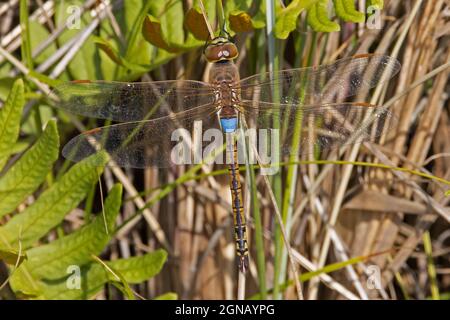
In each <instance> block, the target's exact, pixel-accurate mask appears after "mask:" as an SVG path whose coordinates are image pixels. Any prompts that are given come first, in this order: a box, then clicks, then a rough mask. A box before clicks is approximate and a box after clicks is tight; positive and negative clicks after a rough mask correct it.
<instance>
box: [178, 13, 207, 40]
mask: <svg viewBox="0 0 450 320" xmlns="http://www.w3.org/2000/svg"><path fill="white" fill-rule="evenodd" d="M184 25H185V27H186V29H188V30H189V31H190V32H191V33H192V34H193V35H194V37H196V38H197V39H199V40H202V41H206V40H208V38H209V32H208V26H207V25H206V22H205V19H204V18H203V15H202V13H201V12H200V10H198V9H196V8H190V9H189V10H188V12H187V13H186V16H185V17H184Z"/></svg>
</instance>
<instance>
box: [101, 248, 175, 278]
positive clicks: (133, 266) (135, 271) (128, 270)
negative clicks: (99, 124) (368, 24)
mask: <svg viewBox="0 0 450 320" xmlns="http://www.w3.org/2000/svg"><path fill="white" fill-rule="evenodd" d="M166 259H167V252H166V251H164V250H157V251H155V252H152V253H150V254H146V255H143V256H138V257H132V258H128V259H121V260H116V261H112V262H109V263H108V265H109V266H111V268H113V269H114V270H116V271H117V272H120V274H121V275H123V277H124V279H125V280H126V281H127V282H129V283H140V282H142V281H144V280H147V279H148V278H151V277H153V276H155V275H156V274H158V273H159V272H160V271H161V269H162V267H163V265H164V262H165V261H166Z"/></svg>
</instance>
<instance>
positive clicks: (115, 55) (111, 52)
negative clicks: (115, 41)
mask: <svg viewBox="0 0 450 320" xmlns="http://www.w3.org/2000/svg"><path fill="white" fill-rule="evenodd" d="M94 39H95V40H94V41H95V44H96V45H97V47H98V48H99V49H100V50H102V51H103V52H104V53H105V54H106V55H107V56H108V57H109V58H110V59H111V60H112V61H114V62H115V63H116V64H118V65H120V66H122V67H126V68H127V69H129V70H132V71H134V72H142V73H145V72H147V71H148V70H149V69H150V66H149V65H143V66H142V65H138V64H136V63H133V62H129V61H127V60H126V59H125V58H124V57H122V56H121V55H120V53H119V52H118V51H117V50H116V49H115V48H114V47H113V46H112V44H111V43H110V42H108V41H106V40H104V39H102V38H100V37H94Z"/></svg>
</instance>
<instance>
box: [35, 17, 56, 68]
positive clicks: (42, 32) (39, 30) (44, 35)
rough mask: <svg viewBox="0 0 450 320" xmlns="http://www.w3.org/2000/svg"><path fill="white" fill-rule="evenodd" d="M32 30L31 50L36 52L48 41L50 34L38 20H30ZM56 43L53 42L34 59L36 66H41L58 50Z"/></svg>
mask: <svg viewBox="0 0 450 320" xmlns="http://www.w3.org/2000/svg"><path fill="white" fill-rule="evenodd" d="M29 23H30V30H32V33H33V36H32V37H31V38H30V42H31V49H32V51H33V50H35V49H36V48H37V47H38V46H39V45H40V44H41V43H42V42H44V41H45V40H47V39H48V37H49V36H50V35H49V32H48V31H47V29H46V28H45V27H44V25H43V24H42V23H40V22H39V21H36V20H30V21H29ZM57 49H58V48H57V46H56V42H54V41H53V42H51V43H50V44H49V45H48V46H47V47H46V48H45V49H44V50H43V51H42V52H41V53H40V54H39V55H38V56H36V57H35V58H34V62H35V63H36V65H39V64H41V63H42V62H44V61H45V60H47V59H48V58H49V57H50V56H51V55H52V54H53V53H54V52H55V51H56V50H57Z"/></svg>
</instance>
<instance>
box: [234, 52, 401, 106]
mask: <svg viewBox="0 0 450 320" xmlns="http://www.w3.org/2000/svg"><path fill="white" fill-rule="evenodd" d="M399 70H400V64H399V62H398V61H397V60H396V59H395V58H392V57H389V56H384V55H376V54H365V55H358V56H353V57H349V58H344V59H341V60H338V61H336V62H335V63H332V64H328V65H321V66H316V67H309V68H300V69H289V70H282V71H279V72H276V73H270V72H267V73H262V74H257V75H254V76H251V77H248V78H245V79H242V80H241V81H240V82H239V88H240V90H241V96H242V99H243V100H252V101H253V104H252V105H251V107H257V106H258V103H259V101H262V102H273V103H281V104H284V105H297V104H300V103H302V104H316V103H331V102H342V101H343V100H344V99H345V98H346V97H350V96H354V95H358V94H360V93H362V94H367V92H368V91H369V89H370V88H373V87H375V86H376V85H377V84H378V83H381V82H384V81H387V80H389V79H390V78H391V77H393V76H394V75H395V74H396V73H397V72H398V71H399Z"/></svg>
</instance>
